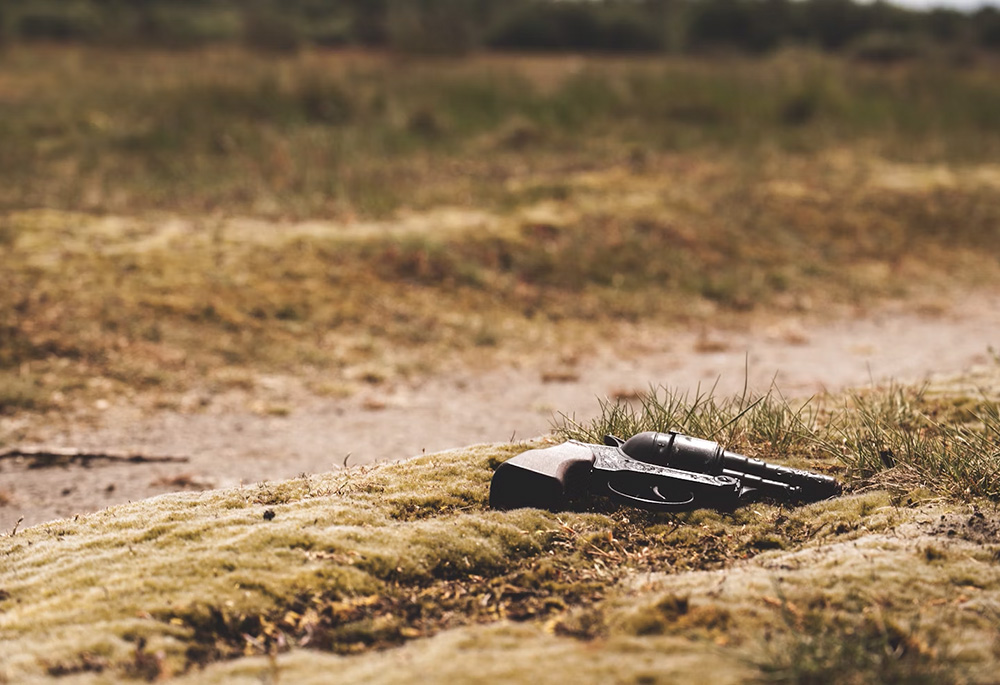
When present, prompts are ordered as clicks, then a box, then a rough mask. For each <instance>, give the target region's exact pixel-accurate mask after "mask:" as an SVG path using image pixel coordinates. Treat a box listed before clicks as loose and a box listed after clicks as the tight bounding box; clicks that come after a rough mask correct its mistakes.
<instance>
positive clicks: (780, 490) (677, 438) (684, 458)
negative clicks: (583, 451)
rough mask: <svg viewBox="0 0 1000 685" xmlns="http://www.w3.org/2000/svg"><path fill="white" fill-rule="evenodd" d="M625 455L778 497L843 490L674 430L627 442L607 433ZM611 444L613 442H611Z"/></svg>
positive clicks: (817, 496)
mask: <svg viewBox="0 0 1000 685" xmlns="http://www.w3.org/2000/svg"><path fill="white" fill-rule="evenodd" d="M606 440H610V441H611V442H614V443H616V444H617V445H618V447H619V449H621V450H622V451H623V452H624V453H625V454H627V455H629V456H630V457H632V458H633V459H638V460H639V461H644V462H647V463H650V464H659V465H661V466H669V467H671V468H675V469H681V470H684V471H697V472H700V473H707V474H712V475H726V476H730V477H734V478H737V479H739V480H740V481H742V482H743V484H744V486H747V487H750V488H754V489H757V490H760V491H762V492H766V493H767V494H770V495H774V496H778V497H794V498H795V499H802V500H818V499H826V498H827V497H833V496H834V495H838V494H840V492H841V487H840V483H839V482H837V480H836V479H835V478H831V477H830V476H824V475H821V474H818V473H813V472H811V471H804V470H802V469H793V468H791V467H788V466H779V465H777V464H769V463H768V462H766V461H761V460H760V459H751V458H749V457H745V456H743V455H742V454H737V453H735V452H729V451H726V450H724V449H723V448H722V447H721V446H720V445H719V444H718V443H716V442H713V441H711V440H705V439H703V438H694V437H691V436H687V435H681V434H680V433H677V432H675V431H670V432H666V433H657V432H654V431H646V432H644V433H639V434H637V435H634V436H632V437H631V438H629V439H628V440H625V441H624V442H622V441H620V440H617V439H616V438H613V437H611V436H608V438H606ZM609 444H610V443H609Z"/></svg>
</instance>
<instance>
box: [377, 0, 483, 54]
mask: <svg viewBox="0 0 1000 685" xmlns="http://www.w3.org/2000/svg"><path fill="white" fill-rule="evenodd" d="M475 5H476V3H473V2H468V0H396V1H394V2H390V4H389V5H388V8H387V14H386V20H385V26H386V33H387V38H388V41H389V45H390V46H391V47H392V48H394V49H396V50H400V51H403V52H415V53H424V54H450V55H461V54H464V53H466V52H468V51H470V50H471V49H473V48H474V47H476V46H477V44H478V31H477V25H478V22H477V19H480V18H481V17H479V16H477V15H478V13H477V11H476V7H475Z"/></svg>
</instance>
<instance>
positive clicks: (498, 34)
mask: <svg viewBox="0 0 1000 685" xmlns="http://www.w3.org/2000/svg"><path fill="white" fill-rule="evenodd" d="M641 8H642V5H641V4H637V5H635V6H630V5H625V4H622V3H579V2H563V3H550V2H532V3H529V4H525V5H521V6H520V7H517V8H516V9H514V10H513V11H511V12H510V13H509V14H507V15H506V16H505V17H503V18H502V19H501V20H500V21H499V23H498V25H497V26H496V27H495V28H494V29H493V30H492V31H491V32H490V35H489V36H488V38H487V43H488V44H489V45H490V46H491V47H494V48H499V49H506V50H576V51H602V52H653V51H657V50H661V49H663V47H664V42H665V41H664V34H663V27H661V26H659V25H657V24H656V23H650V21H649V16H648V15H645V14H644V13H643V12H642V11H641Z"/></svg>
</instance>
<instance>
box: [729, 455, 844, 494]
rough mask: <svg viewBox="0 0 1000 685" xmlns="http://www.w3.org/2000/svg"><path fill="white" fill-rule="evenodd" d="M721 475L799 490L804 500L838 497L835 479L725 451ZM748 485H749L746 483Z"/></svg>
mask: <svg viewBox="0 0 1000 685" xmlns="http://www.w3.org/2000/svg"><path fill="white" fill-rule="evenodd" d="M722 465H723V473H727V474H729V475H732V476H735V477H737V478H740V477H741V476H753V477H756V478H759V479H761V480H762V481H766V482H771V483H778V484H782V485H789V486H792V487H795V488H799V489H800V490H801V494H802V497H803V498H805V499H826V498H827V497H833V496H834V495H839V494H840V491H841V487H840V483H839V482H837V480H836V479H835V478H831V477H830V476H824V475H822V474H819V473H813V472H812V471H804V470H802V469H793V468H791V467H790V466H779V465H778V464H769V463H768V462H766V461H761V460H760V459H751V458H750V457H744V456H743V455H742V454H736V453H735V452H729V451H726V452H725V453H724V454H723V457H722ZM747 484H748V485H749V483H747Z"/></svg>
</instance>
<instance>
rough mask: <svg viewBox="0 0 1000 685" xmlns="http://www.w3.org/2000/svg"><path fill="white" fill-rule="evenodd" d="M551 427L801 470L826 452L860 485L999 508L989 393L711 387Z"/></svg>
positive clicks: (998, 464) (997, 451)
mask: <svg viewBox="0 0 1000 685" xmlns="http://www.w3.org/2000/svg"><path fill="white" fill-rule="evenodd" d="M970 390H971V389H970ZM972 392H975V391H974V390H972ZM555 430H556V432H557V433H558V434H559V435H561V436H564V437H566V438H568V439H577V440H583V441H588V442H601V439H602V436H604V435H607V434H611V435H618V436H631V435H635V434H636V433H639V432H642V431H647V430H658V431H667V430H674V431H678V432H680V433H686V434H690V435H698V436H703V437H705V436H708V437H711V438H712V439H714V440H717V441H719V442H720V443H722V444H724V445H726V446H727V448H728V449H732V450H734V451H738V452H743V453H745V454H747V455H748V456H752V457H757V458H761V459H765V460H770V459H778V460H782V459H787V458H789V457H793V458H794V459H795V460H797V461H799V462H801V463H802V464H805V465H808V464H809V463H810V462H814V463H815V462H817V461H821V460H828V459H829V458H830V457H831V456H832V457H834V458H835V459H837V460H839V461H840V462H841V464H842V465H843V466H844V467H846V468H847V469H848V471H847V473H848V476H849V477H850V478H851V479H852V480H853V481H854V482H855V483H856V485H857V486H858V487H873V486H877V487H881V488H889V489H890V490H893V491H895V492H896V493H897V494H905V493H907V492H910V491H913V490H917V489H920V488H926V489H929V490H931V491H934V492H936V493H939V494H941V495H944V496H947V497H951V498H957V499H977V498H985V499H988V500H991V501H993V502H1000V405H998V403H997V400H996V399H994V398H992V397H991V396H990V395H988V394H984V395H982V396H981V397H979V398H976V397H975V396H969V395H963V394H958V395H955V394H944V393H941V392H940V391H939V392H929V390H928V387H927V386H925V387H923V388H912V387H898V386H897V387H890V388H888V389H878V390H872V391H869V392H860V393H856V394H853V395H850V396H849V397H848V398H846V399H845V400H842V401H840V400H838V401H837V403H836V404H833V400H832V399H831V398H822V397H819V398H817V397H814V398H812V399H810V400H808V401H805V402H795V401H789V400H787V399H786V398H784V397H783V396H781V394H780V392H779V391H778V390H777V389H772V390H771V392H769V393H767V394H765V395H762V396H759V397H751V396H748V395H746V394H744V395H741V396H734V397H730V398H723V399H718V398H716V397H715V396H714V394H713V393H712V392H710V391H708V392H701V391H698V392H696V393H695V394H694V395H693V396H691V395H688V394H687V393H681V392H678V391H676V390H671V389H669V388H653V389H651V390H650V391H649V392H648V393H645V394H643V395H641V396H640V397H639V398H638V400H637V401H636V402H627V401H621V400H618V401H611V400H609V401H605V402H604V403H603V404H602V405H601V412H600V415H599V416H597V417H595V418H594V419H592V420H591V421H589V422H586V423H582V424H581V423H578V422H576V421H574V420H571V419H569V418H568V417H563V419H562V420H561V421H560V422H559V423H558V425H557V426H556V427H555Z"/></svg>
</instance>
